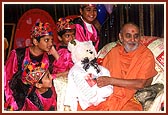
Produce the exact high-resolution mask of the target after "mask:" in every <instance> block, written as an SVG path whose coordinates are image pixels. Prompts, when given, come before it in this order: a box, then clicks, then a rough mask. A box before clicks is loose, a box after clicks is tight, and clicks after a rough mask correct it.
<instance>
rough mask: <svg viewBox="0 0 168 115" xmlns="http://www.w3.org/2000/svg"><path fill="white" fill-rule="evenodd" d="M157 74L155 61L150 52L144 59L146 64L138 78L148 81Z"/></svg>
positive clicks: (143, 65)
mask: <svg viewBox="0 0 168 115" xmlns="http://www.w3.org/2000/svg"><path fill="white" fill-rule="evenodd" d="M156 74H157V71H156V70H155V59H154V56H153V54H152V52H149V53H148V54H147V55H146V57H145V58H144V63H143V64H142V66H141V69H140V71H139V72H138V75H137V76H138V77H139V78H140V79H148V78H151V77H154V76H155V75H156Z"/></svg>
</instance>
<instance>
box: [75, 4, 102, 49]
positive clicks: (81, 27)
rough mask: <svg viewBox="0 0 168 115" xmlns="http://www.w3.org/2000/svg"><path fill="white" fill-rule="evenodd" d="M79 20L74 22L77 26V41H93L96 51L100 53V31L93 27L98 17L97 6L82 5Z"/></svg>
mask: <svg viewBox="0 0 168 115" xmlns="http://www.w3.org/2000/svg"><path fill="white" fill-rule="evenodd" d="M80 14H81V16H80V17H79V18H76V19H74V20H73V22H74V23H75V25H76V39H77V40H78V41H80V42H83V41H89V40H90V41H92V42H93V44H94V46H95V48H96V51H98V45H99V40H100V38H99V36H98V30H96V28H95V27H94V25H93V22H94V21H95V19H96V17H97V7H96V5H95V4H81V5H80Z"/></svg>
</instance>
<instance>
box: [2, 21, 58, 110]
mask: <svg viewBox="0 0 168 115" xmlns="http://www.w3.org/2000/svg"><path fill="white" fill-rule="evenodd" d="M31 40H32V45H31V46H29V47H25V48H17V49H13V50H12V51H11V53H10V55H9V58H8V59H7V61H6V64H5V66H4V93H5V94H4V95H5V105H4V109H7V110H21V109H22V107H23V104H24V103H23V102H24V100H22V97H23V96H22V95H25V94H24V93H25V91H24V90H23V89H24V88H23V89H22V86H25V85H23V83H22V81H20V79H21V76H22V73H23V70H24V69H25V67H26V65H28V64H30V63H37V62H38V63H44V64H46V69H49V71H50V73H51V76H52V78H53V79H54V78H56V74H55V73H54V72H53V71H54V67H55V61H56V60H57V59H58V58H59V55H58V53H57V51H56V50H55V49H54V47H53V32H52V29H51V25H50V24H49V23H47V22H46V23H42V22H37V23H36V24H35V25H34V26H33V27H32V30H31ZM48 52H50V54H52V55H48ZM12 81H14V82H16V86H11V84H10V83H11V82H12ZM16 91H17V93H18V92H20V95H19V96H15V93H14V92H16Z"/></svg>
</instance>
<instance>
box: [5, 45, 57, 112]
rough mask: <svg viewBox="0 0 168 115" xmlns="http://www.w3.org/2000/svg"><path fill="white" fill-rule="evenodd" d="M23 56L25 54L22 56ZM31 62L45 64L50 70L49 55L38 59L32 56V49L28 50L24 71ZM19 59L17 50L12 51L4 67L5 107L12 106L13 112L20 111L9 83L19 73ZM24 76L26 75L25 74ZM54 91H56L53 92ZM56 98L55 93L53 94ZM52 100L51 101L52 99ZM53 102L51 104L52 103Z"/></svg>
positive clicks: (24, 61) (53, 75) (24, 60)
mask: <svg viewBox="0 0 168 115" xmlns="http://www.w3.org/2000/svg"><path fill="white" fill-rule="evenodd" d="M20 55H23V54H20ZM30 62H32V63H33V62H43V63H45V64H47V65H46V68H49V66H51V65H49V64H50V62H49V57H48V54H47V53H44V54H43V55H40V56H38V57H34V56H33V55H32V54H30V49H29V47H28V48H26V50H25V54H24V59H23V63H22V70H24V67H25V66H26V65H27V64H29V63H30ZM18 63H19V62H18V59H17V54H16V50H15V49H14V50H12V51H11V53H10V56H9V58H8V60H7V61H6V65H5V67H4V69H5V70H4V80H5V81H4V91H5V99H6V103H5V107H7V106H11V108H12V110H17V109H18V105H17V103H16V101H15V99H14V97H13V91H12V90H11V88H10V86H9V82H10V81H11V80H12V77H13V75H14V74H15V73H16V72H17V71H18ZM54 63H55V62H53V64H52V66H53V68H52V69H53V71H54ZM23 74H24V73H23ZM52 77H53V79H54V78H55V77H56V75H55V74H52ZM52 91H54V90H52ZM53 95H54V97H55V98H56V95H55V92H53ZM50 100H51V99H50ZM52 101H53V97H52ZM52 101H51V102H52ZM47 106H49V105H47Z"/></svg>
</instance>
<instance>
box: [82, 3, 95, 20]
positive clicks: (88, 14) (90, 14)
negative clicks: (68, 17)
mask: <svg viewBox="0 0 168 115" xmlns="http://www.w3.org/2000/svg"><path fill="white" fill-rule="evenodd" d="M80 13H81V15H82V17H83V19H84V20H85V21H86V22H87V23H92V22H93V21H94V20H95V19H96V17H97V8H96V7H95V6H86V7H85V8H83V10H82V9H80Z"/></svg>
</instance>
